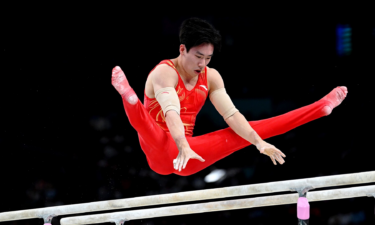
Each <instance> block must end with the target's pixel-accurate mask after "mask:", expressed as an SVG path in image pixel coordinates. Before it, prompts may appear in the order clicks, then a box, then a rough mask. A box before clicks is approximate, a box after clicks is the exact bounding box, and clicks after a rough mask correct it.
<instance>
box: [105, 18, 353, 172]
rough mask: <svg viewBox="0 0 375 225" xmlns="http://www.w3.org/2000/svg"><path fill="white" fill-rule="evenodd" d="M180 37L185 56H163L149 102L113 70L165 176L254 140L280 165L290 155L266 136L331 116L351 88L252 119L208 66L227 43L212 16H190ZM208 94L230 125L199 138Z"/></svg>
mask: <svg viewBox="0 0 375 225" xmlns="http://www.w3.org/2000/svg"><path fill="white" fill-rule="evenodd" d="M179 38H180V43H181V44H180V47H179V52H180V55H179V56H178V57H177V58H174V59H170V60H163V61H161V62H160V63H159V64H158V65H156V67H155V68H154V69H153V70H152V71H151V72H150V74H149V75H148V77H147V80H146V85H145V90H144V105H142V103H141V102H140V100H139V99H138V97H137V95H136V94H135V92H134V91H133V89H132V88H131V87H130V85H129V83H128V81H127V79H126V77H125V74H124V72H123V71H122V70H121V68H120V67H118V66H116V67H115V68H114V69H113V71H112V85H113V86H114V87H115V89H116V90H117V91H118V93H120V95H121V97H122V101H123V105H124V108H125V112H126V115H127V116H128V119H129V121H130V124H131V125H132V126H133V127H134V129H135V130H136V131H137V132H138V137H139V142H140V145H141V148H142V150H143V152H144V153H145V155H146V158H147V162H148V164H149V166H150V168H151V169H152V170H153V171H155V172H156V173H159V174H162V175H168V174H171V173H175V174H177V175H181V176H188V175H192V174H194V173H197V172H199V171H201V170H203V169H204V168H206V167H208V166H210V165H212V164H213V163H215V162H216V161H218V160H220V159H222V158H224V157H226V156H228V155H230V154H232V153H233V152H235V151H237V150H240V149H242V148H244V147H246V146H249V145H251V144H253V145H255V146H256V148H257V149H258V150H259V152H260V153H262V154H265V155H267V156H269V157H270V159H271V160H272V162H273V164H274V165H276V163H277V162H278V163H279V164H283V163H284V162H285V161H284V157H286V156H285V154H284V153H282V152H281V151H280V150H279V149H277V148H276V147H275V146H273V145H271V144H269V143H267V142H265V141H264V139H267V138H269V137H272V136H276V135H279V134H283V133H285V132H287V131H289V130H291V129H293V128H295V127H298V126H301V125H302V124H305V123H307V122H310V121H312V120H315V119H318V118H320V117H322V116H327V115H329V114H330V113H331V112H332V110H333V109H334V108H335V107H337V106H338V105H339V104H340V103H341V102H342V101H343V100H344V99H345V97H346V95H347V93H348V91H347V88H346V87H344V86H342V87H337V88H335V89H333V90H332V91H331V92H330V93H328V94H327V95H326V96H324V97H323V98H322V99H320V100H319V101H317V102H315V103H313V104H310V105H307V106H305V107H302V108H299V109H296V110H293V111H291V112H288V113H285V114H283V115H280V116H276V117H272V118H269V119H264V120H258V121H251V122H248V121H247V120H246V119H245V117H244V116H243V115H242V114H241V113H240V112H239V111H238V110H237V109H236V107H235V106H234V105H233V103H232V101H231V99H230V97H229V95H228V94H227V92H226V90H225V88H224V82H223V79H222V77H221V75H220V74H219V72H218V71H217V70H215V69H214V68H209V67H208V66H207V65H208V63H209V62H210V60H211V58H212V55H213V52H214V50H216V51H217V50H219V49H220V47H221V36H220V34H219V32H218V31H217V30H216V29H215V28H214V27H213V26H212V25H211V24H209V23H208V22H207V21H204V20H201V19H198V18H190V19H187V20H185V21H184V22H183V23H182V25H181V28H180V33H179ZM207 96H209V98H210V100H211V102H212V104H213V105H214V106H215V108H216V110H217V111H218V112H219V113H220V114H221V116H223V119H224V120H225V122H226V123H227V124H228V126H229V127H228V128H226V129H222V130H218V131H215V132H212V133H208V134H205V135H201V136H195V137H193V129H194V125H195V119H196V116H197V114H198V112H199V110H200V109H201V108H202V106H203V105H204V102H205V100H206V98H207ZM190 159H196V160H190ZM188 162H189V164H187V163H188Z"/></svg>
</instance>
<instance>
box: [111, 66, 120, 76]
mask: <svg viewBox="0 0 375 225" xmlns="http://www.w3.org/2000/svg"><path fill="white" fill-rule="evenodd" d="M120 71H121V68H120V67H119V66H115V67H114V68H113V70H112V75H116V74H118V73H119V72H120Z"/></svg>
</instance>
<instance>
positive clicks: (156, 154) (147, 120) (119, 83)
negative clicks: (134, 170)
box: [112, 66, 173, 174]
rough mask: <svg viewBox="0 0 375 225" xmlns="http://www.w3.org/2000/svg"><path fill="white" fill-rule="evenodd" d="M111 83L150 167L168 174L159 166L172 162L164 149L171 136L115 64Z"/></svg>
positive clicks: (169, 171)
mask: <svg viewBox="0 0 375 225" xmlns="http://www.w3.org/2000/svg"><path fill="white" fill-rule="evenodd" d="M112 85H113V86H114V87H115V89H116V90H117V91H118V92H119V93H120V95H121V97H122V102H123V105H124V109H125V112H126V115H127V116H128V119H129V122H130V124H131V125H132V126H133V128H134V129H135V130H136V131H137V132H138V136H139V141H140V144H141V147H142V150H143V152H144V153H145V154H146V157H147V161H148V163H149V165H150V167H151V168H152V169H153V170H154V171H155V172H158V173H161V174H170V173H171V171H172V169H173V168H172V169H171V170H168V171H166V170H165V169H162V168H160V166H157V165H159V164H160V163H164V164H165V162H172V160H173V158H172V156H170V154H168V151H165V149H166V148H167V147H168V146H170V141H173V139H172V138H171V136H170V135H169V134H167V133H166V132H165V131H163V130H162V129H161V128H160V127H159V126H158V125H157V124H156V122H155V120H154V119H152V117H151V116H150V114H149V113H148V112H147V111H146V109H145V107H144V106H143V105H142V103H141V102H140V101H139V99H138V97H137V95H136V94H135V92H134V90H133V89H132V88H131V87H130V85H129V82H128V81H127V79H126V77H125V74H124V72H123V71H122V70H121V68H120V67H118V66H116V67H115V68H114V69H113V71H112ZM170 164H171V163H170Z"/></svg>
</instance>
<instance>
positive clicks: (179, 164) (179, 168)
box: [178, 157, 185, 171]
mask: <svg viewBox="0 0 375 225" xmlns="http://www.w3.org/2000/svg"><path fill="white" fill-rule="evenodd" d="M184 161H185V157H184V158H183V159H181V160H180V162H179V163H178V171H181V168H182V165H183V164H184Z"/></svg>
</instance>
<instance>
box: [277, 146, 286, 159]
mask: <svg viewBox="0 0 375 225" xmlns="http://www.w3.org/2000/svg"><path fill="white" fill-rule="evenodd" d="M276 149H277V151H279V152H280V155H282V156H283V157H284V158H285V157H286V155H285V154H284V153H283V152H282V151H280V149H278V148H276Z"/></svg>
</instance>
